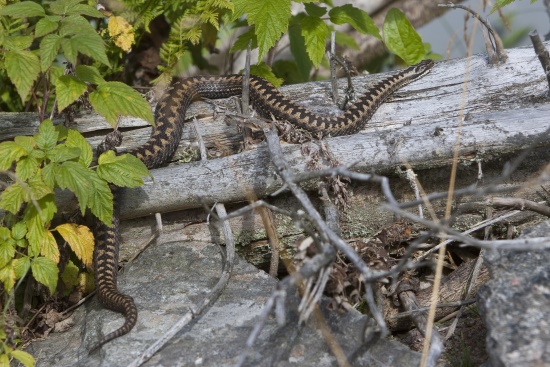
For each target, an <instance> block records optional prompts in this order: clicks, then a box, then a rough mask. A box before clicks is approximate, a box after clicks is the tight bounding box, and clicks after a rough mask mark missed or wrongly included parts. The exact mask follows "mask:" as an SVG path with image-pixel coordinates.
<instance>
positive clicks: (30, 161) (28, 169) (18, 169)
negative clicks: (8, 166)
mask: <svg viewBox="0 0 550 367" xmlns="http://www.w3.org/2000/svg"><path fill="white" fill-rule="evenodd" d="M39 164H40V162H39V161H38V159H36V158H34V157H31V156H26V157H23V158H21V159H20V160H19V161H18V162H17V165H16V166H15V174H16V175H17V177H19V179H21V180H23V181H25V180H28V179H29V178H31V177H33V176H34V175H35V174H36V172H37V171H38V168H39Z"/></svg>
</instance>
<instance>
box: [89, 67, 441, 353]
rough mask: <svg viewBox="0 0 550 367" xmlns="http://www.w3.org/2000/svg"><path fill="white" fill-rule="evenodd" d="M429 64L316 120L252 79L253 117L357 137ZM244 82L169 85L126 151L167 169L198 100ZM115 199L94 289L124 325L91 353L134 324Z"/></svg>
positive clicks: (101, 230)
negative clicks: (121, 283) (139, 141)
mask: <svg viewBox="0 0 550 367" xmlns="http://www.w3.org/2000/svg"><path fill="white" fill-rule="evenodd" d="M433 65H434V62H433V61H432V60H424V61H422V62H420V63H419V64H417V65H414V66H411V67H409V68H407V69H404V70H402V71H399V72H397V73H395V74H394V75H392V76H390V77H388V78H386V79H383V80H381V81H380V82H378V83H376V84H375V85H373V86H372V87H371V88H370V89H369V90H368V91H367V92H366V93H365V94H363V95H362V96H361V97H360V98H359V99H358V100H357V101H356V102H355V103H354V104H353V105H351V106H350V107H349V109H347V110H346V111H345V112H344V113H343V114H342V115H340V116H334V117H331V116H320V115H316V114H314V113H311V112H310V111H308V110H307V109H305V108H304V107H301V106H299V105H297V104H295V103H294V102H292V101H291V100H289V99H288V98H286V97H285V96H283V95H282V94H281V93H279V91H278V90H277V89H276V88H275V87H274V86H273V85H272V84H271V83H269V82H268V81H266V80H264V79H262V78H258V77H254V76H252V77H251V78H250V87H249V89H250V100H251V102H252V105H253V106H254V108H255V109H256V111H257V112H258V113H259V114H260V115H262V116H263V117H266V118H271V115H273V116H274V117H275V118H276V119H277V120H279V121H288V122H289V123H291V124H293V125H295V126H297V127H299V128H301V129H304V130H306V131H309V132H311V133H313V134H321V135H322V136H340V135H351V134H354V133H356V132H358V131H360V130H361V129H362V128H363V127H364V126H365V124H366V123H367V122H368V120H369V119H370V118H371V117H372V115H373V114H374V112H376V110H377V109H378V107H379V106H380V105H381V104H382V103H383V102H384V101H385V100H386V99H387V98H388V97H389V96H390V95H391V94H392V93H393V92H395V91H396V90H398V89H399V88H401V87H403V86H404V85H406V84H409V83H410V82H412V81H414V80H415V79H418V78H420V77H422V76H424V75H425V74H426V73H428V72H429V71H430V70H431V68H432V67H433ZM242 82H243V77H242V76H241V75H228V76H198V77H192V78H188V79H177V80H175V81H173V82H172V84H171V85H170V87H169V88H168V89H167V91H166V92H165V94H164V96H163V97H162V98H161V100H160V101H159V103H158V105H157V107H156V110H155V122H156V127H155V128H154V130H153V132H152V134H151V137H150V138H149V140H148V141H147V142H146V143H145V144H144V145H142V146H140V147H137V148H134V149H132V150H130V151H129V152H128V153H131V154H133V155H135V156H136V157H138V158H139V159H141V160H142V161H143V162H144V163H145V165H146V166H147V167H148V168H156V167H160V166H162V165H163V164H165V163H166V162H167V161H168V160H169V159H170V158H171V156H172V155H173V154H174V152H175V150H176V148H177V147H178V145H179V142H180V139H181V134H182V129H183V123H184V120H185V113H186V110H187V108H188V107H189V105H190V104H191V103H192V102H193V100H195V99H196V98H198V97H200V98H209V99H218V98H228V97H231V96H236V95H240V94H241V93H242ZM112 190H113V196H114V202H115V204H114V213H113V226H112V227H108V226H106V225H105V224H102V223H99V224H98V226H97V228H96V246H95V249H94V267H95V284H96V289H97V295H98V298H99V301H100V302H101V303H102V304H103V305H104V306H105V307H107V308H109V309H111V310H114V311H117V312H120V313H122V314H123V315H124V317H125V322H124V324H123V325H122V326H121V327H120V328H119V329H117V330H115V331H113V332H112V333H110V334H107V335H106V336H105V337H103V338H102V339H101V340H100V341H99V342H98V343H97V344H95V345H94V346H93V347H92V348H91V350H90V353H92V352H93V351H95V350H97V349H98V348H100V347H101V346H102V345H103V344H105V343H107V342H109V341H111V340H113V339H115V338H117V337H119V336H121V335H124V334H126V333H128V332H129V331H130V330H132V328H133V327H134V325H135V324H136V321H137V308H136V306H135V303H134V300H133V299H132V297H130V296H128V295H125V294H122V293H120V292H119V291H118V288H117V271H118V248H119V232H118V225H119V218H118V217H119V214H118V212H119V203H118V200H117V193H116V192H117V189H116V188H115V187H113V188H112Z"/></svg>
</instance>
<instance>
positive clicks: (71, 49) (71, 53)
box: [58, 38, 78, 79]
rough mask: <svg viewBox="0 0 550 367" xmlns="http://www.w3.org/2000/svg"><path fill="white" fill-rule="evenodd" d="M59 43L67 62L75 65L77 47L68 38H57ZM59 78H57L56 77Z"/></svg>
mask: <svg viewBox="0 0 550 367" xmlns="http://www.w3.org/2000/svg"><path fill="white" fill-rule="evenodd" d="M59 42H60V44H61V49H62V50H63V55H64V56H65V58H66V59H67V60H69V62H70V63H71V64H73V65H76V57H77V56H78V48H77V45H75V44H74V43H73V42H71V40H70V39H68V38H61V39H60V40H59ZM58 79H59V78H58Z"/></svg>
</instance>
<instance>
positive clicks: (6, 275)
mask: <svg viewBox="0 0 550 367" xmlns="http://www.w3.org/2000/svg"><path fill="white" fill-rule="evenodd" d="M0 281H1V282H2V283H3V284H4V289H5V290H6V291H7V292H9V291H11V289H12V288H13V286H14V285H15V271H14V269H13V262H10V263H9V264H7V265H6V266H3V267H0ZM7 365H8V366H9V363H8V364H7Z"/></svg>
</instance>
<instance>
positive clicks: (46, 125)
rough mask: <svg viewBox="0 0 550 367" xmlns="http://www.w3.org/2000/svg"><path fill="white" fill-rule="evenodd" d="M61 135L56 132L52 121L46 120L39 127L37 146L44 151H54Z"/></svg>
mask: <svg viewBox="0 0 550 367" xmlns="http://www.w3.org/2000/svg"><path fill="white" fill-rule="evenodd" d="M58 136H59V133H58V132H57V131H56V130H55V127H54V126H53V123H52V121H51V120H49V119H48V120H44V121H43V122H42V123H41V124H40V126H39V127H38V134H37V135H35V136H34V141H35V142H36V145H38V147H39V148H40V149H42V150H46V151H48V150H50V149H53V148H54V147H55V146H56V145H57V138H58Z"/></svg>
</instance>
